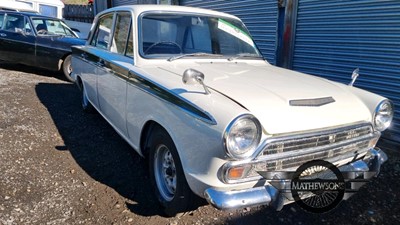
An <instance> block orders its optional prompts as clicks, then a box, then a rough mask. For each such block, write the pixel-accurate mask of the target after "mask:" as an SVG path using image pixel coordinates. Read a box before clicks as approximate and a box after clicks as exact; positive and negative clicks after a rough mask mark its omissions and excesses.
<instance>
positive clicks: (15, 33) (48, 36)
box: [0, 10, 85, 81]
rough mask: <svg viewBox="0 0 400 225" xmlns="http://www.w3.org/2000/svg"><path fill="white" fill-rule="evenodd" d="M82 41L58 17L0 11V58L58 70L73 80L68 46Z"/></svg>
mask: <svg viewBox="0 0 400 225" xmlns="http://www.w3.org/2000/svg"><path fill="white" fill-rule="evenodd" d="M84 44H85V40H83V39H79V38H78V36H77V35H76V34H75V33H74V32H73V31H72V30H71V28H69V27H68V26H67V25H66V24H65V23H64V22H63V21H62V20H60V19H57V18H52V17H47V16H41V15H37V14H34V13H24V12H11V11H3V10H0V60H4V61H9V62H15V63H21V64H25V65H29V66H35V67H40V68H44V69H48V70H53V71H59V70H62V72H63V73H64V75H65V77H66V78H67V79H68V80H69V81H73V79H72V78H71V76H70V74H71V72H72V67H71V46H72V45H84Z"/></svg>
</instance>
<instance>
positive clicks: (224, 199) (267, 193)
mask: <svg viewBox="0 0 400 225" xmlns="http://www.w3.org/2000/svg"><path fill="white" fill-rule="evenodd" d="M367 155H368V156H369V157H366V158H365V159H360V160H358V161H355V162H352V163H350V164H347V165H344V166H342V167H340V168H339V169H340V170H341V171H342V172H360V174H361V173H363V172H374V173H375V176H377V175H378V174H379V172H380V168H381V165H382V164H383V163H384V162H385V161H386V160H387V155H386V153H384V152H383V151H382V150H380V149H378V148H375V149H371V150H369V152H368V153H367ZM278 183H279V184H278V185H267V186H261V187H254V188H250V189H244V190H234V191H221V190H216V189H214V188H208V189H206V190H205V192H204V195H205V197H206V199H207V201H208V202H209V203H210V204H211V205H213V206H214V207H216V208H218V209H237V208H244V207H251V206H257V205H269V206H272V207H274V208H275V209H277V210H281V209H282V207H283V205H284V204H286V203H289V202H291V201H290V200H288V199H287V197H286V196H287V195H286V194H287V193H283V192H282V191H281V190H282V189H283V187H285V186H287V185H288V184H287V182H286V183H285V182H284V181H283V182H278ZM289 183H290V182H289ZM277 186H278V187H282V189H281V188H277Z"/></svg>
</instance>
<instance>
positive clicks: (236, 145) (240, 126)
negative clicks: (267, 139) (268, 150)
mask: <svg viewBox="0 0 400 225" xmlns="http://www.w3.org/2000/svg"><path fill="white" fill-rule="evenodd" d="M224 139H225V140H224V142H225V148H226V151H227V154H228V156H230V157H232V158H235V159H244V158H247V157H249V156H251V155H252V154H253V153H254V150H255V149H256V148H257V146H258V144H259V143H260V139H261V125H260V122H259V121H258V120H257V119H256V118H255V117H254V116H252V115H242V116H239V117H238V118H236V119H234V120H233V121H232V122H231V123H230V124H229V126H228V127H227V128H226V131H225V135H224Z"/></svg>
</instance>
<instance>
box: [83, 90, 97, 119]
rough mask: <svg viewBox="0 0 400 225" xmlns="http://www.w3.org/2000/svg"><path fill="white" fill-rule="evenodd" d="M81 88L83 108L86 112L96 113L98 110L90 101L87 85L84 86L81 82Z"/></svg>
mask: <svg viewBox="0 0 400 225" xmlns="http://www.w3.org/2000/svg"><path fill="white" fill-rule="evenodd" d="M80 89H81V92H82V98H81V99H82V100H81V101H82V109H83V111H84V112H86V113H94V112H95V111H96V110H95V109H94V107H93V105H92V103H90V101H89V98H88V97H87V94H86V89H85V86H83V84H82V83H80Z"/></svg>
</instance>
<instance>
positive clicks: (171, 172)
mask: <svg viewBox="0 0 400 225" xmlns="http://www.w3.org/2000/svg"><path fill="white" fill-rule="evenodd" d="M149 150H150V152H149V154H150V155H149V171H150V181H151V184H152V187H153V188H154V192H155V194H156V196H157V198H158V200H159V202H160V204H161V206H162V207H163V209H164V212H165V214H166V215H167V216H175V215H176V214H178V213H181V212H185V211H188V210H190V209H191V207H192V203H193V202H192V201H193V200H194V197H195V196H194V194H193V192H192V191H191V190H190V188H189V185H188V184H187V182H186V178H185V175H184V173H183V169H182V164H181V161H180V159H179V155H178V153H177V150H176V147H175V145H174V143H173V141H172V139H171V137H170V136H169V135H168V133H167V132H166V131H165V130H164V129H162V128H157V129H155V130H154V132H153V133H152V135H151V138H150V141H149Z"/></svg>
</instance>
